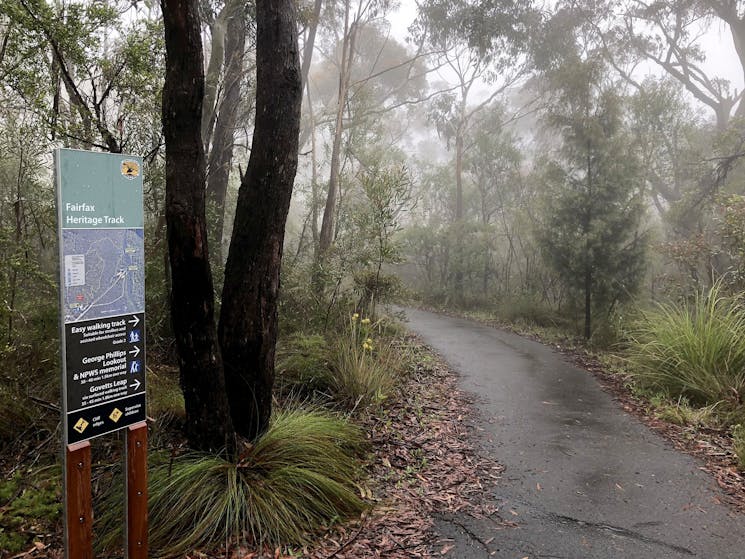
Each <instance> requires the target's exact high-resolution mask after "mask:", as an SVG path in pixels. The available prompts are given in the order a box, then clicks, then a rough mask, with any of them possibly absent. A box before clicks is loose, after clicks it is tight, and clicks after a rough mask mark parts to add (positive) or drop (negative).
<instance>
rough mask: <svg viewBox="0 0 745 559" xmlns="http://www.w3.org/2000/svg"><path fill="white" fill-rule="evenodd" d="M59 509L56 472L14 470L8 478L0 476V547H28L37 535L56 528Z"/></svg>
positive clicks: (11, 551)
mask: <svg viewBox="0 0 745 559" xmlns="http://www.w3.org/2000/svg"><path fill="white" fill-rule="evenodd" d="M61 512H62V489H61V483H60V477H59V472H57V475H50V472H49V471H41V472H35V473H33V474H32V475H29V474H28V473H26V474H25V475H22V474H21V473H20V472H16V473H15V474H14V475H13V477H11V478H10V479H0V550H2V551H3V552H5V553H8V554H14V553H19V552H22V551H26V550H28V547H29V546H30V545H31V544H32V543H33V541H34V539H35V536H36V535H43V534H47V533H48V532H49V531H50V530H54V529H55V527H56V525H57V524H58V523H59V520H60V514H61Z"/></svg>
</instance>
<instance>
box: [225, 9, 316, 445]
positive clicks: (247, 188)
mask: <svg viewBox="0 0 745 559" xmlns="http://www.w3.org/2000/svg"><path fill="white" fill-rule="evenodd" d="M296 20H297V14H296V7H295V2H294V0H259V1H258V2H257V3H256V27H257V38H256V69H257V76H256V79H257V81H256V121H255V126H254V135H253V144H252V149H251V157H250V159H249V162H248V169H247V171H246V175H245V176H244V177H243V180H242V182H241V187H240V191H239V193H238V207H237V208H236V214H235V222H234V226H233V235H232V238H231V242H230V250H229V252H228V260H227V264H226V266H225V284H224V287H223V296H222V311H221V313H220V324H219V335H220V344H221V347H222V352H223V358H224V366H225V380H226V384H227V389H228V398H229V399H230V405H231V411H232V418H233V424H234V425H235V428H236V431H237V432H238V433H240V434H241V435H243V436H246V437H248V438H250V439H255V438H256V437H257V436H258V435H260V434H261V433H263V432H264V431H265V430H266V428H267V426H268V424H269V417H270V415H271V404H272V385H273V383H274V349H275V344H276V340H277V294H278V291H279V269H280V264H281V260H282V244H283V242H284V232H285V222H286V220H287V212H288V210H289V207H290V198H291V196H292V187H293V183H294V180H295V172H296V170H297V160H298V135H299V131H300V103H301V99H302V88H301V78H300V61H299V56H298V42H297V21H296Z"/></svg>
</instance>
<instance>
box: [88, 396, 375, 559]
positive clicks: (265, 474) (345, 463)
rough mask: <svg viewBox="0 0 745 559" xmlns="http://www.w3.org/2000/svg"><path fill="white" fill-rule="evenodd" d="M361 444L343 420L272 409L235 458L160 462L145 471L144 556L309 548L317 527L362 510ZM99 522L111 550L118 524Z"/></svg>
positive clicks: (185, 458) (359, 436)
mask: <svg viewBox="0 0 745 559" xmlns="http://www.w3.org/2000/svg"><path fill="white" fill-rule="evenodd" d="M363 447H364V437H363V435H362V433H361V431H360V430H359V428H357V427H356V426H354V425H352V424H350V423H348V422H346V421H345V420H343V419H340V418H338V417H336V416H333V415H331V414H329V413H327V412H322V411H316V410H302V409H291V410H283V411H278V412H277V413H276V414H275V416H274V417H273V418H272V422H271V424H270V427H269V430H268V431H267V432H266V433H265V434H264V435H263V436H262V437H261V438H260V439H259V440H257V441H256V442H255V444H253V445H250V446H246V448H245V449H244V452H243V454H242V455H241V456H240V457H239V459H238V460H227V459H225V458H224V457H222V456H216V455H209V454H187V455H183V456H180V457H178V458H175V459H174V460H173V461H168V460H162V459H161V460H160V461H159V463H158V464H154V465H153V466H152V467H151V470H150V482H149V487H150V489H149V491H150V496H149V521H150V548H151V554H152V555H153V556H155V557H175V556H179V555H183V554H185V553H187V552H189V551H191V550H194V549H200V548H201V549H210V548H216V547H217V546H219V545H222V544H226V543H233V544H239V543H247V544H250V545H263V544H268V545H271V546H273V547H274V546H280V545H292V546H295V545H303V544H306V543H308V542H309V541H310V538H311V536H312V535H313V534H316V533H318V531H319V530H322V529H324V528H326V527H328V526H330V525H331V524H333V523H334V522H337V521H339V520H343V519H347V518H352V517H355V516H358V515H359V514H361V513H362V512H363V511H364V510H365V509H366V504H365V503H364V502H363V501H362V500H361V499H360V498H359V497H358V494H357V491H358V486H357V482H358V481H359V478H360V475H361V468H360V466H359V455H360V453H361V452H362V450H363ZM115 498H116V497H110V499H111V500H114V499H115ZM101 508H102V509H103V510H104V515H105V514H106V512H105V511H106V508H105V506H102V507H101ZM101 524H102V525H104V526H109V525H111V526H113V527H114V530H116V531H117V533H113V532H109V533H108V534H107V537H106V538H105V540H106V542H107V544H108V545H106V546H105V547H107V548H110V546H116V545H117V543H116V542H117V541H118V538H121V531H120V528H118V525H119V524H121V523H120V522H116V521H114V522H113V523H112V522H111V519H105V518H104V519H102V521H101Z"/></svg>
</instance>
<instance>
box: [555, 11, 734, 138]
mask: <svg viewBox="0 0 745 559" xmlns="http://www.w3.org/2000/svg"><path fill="white" fill-rule="evenodd" d="M560 12H565V13H567V14H571V17H572V18H573V20H574V25H575V26H578V27H580V26H581V27H585V28H586V29H587V30H588V31H590V30H591V31H592V32H593V33H594V34H595V38H596V39H597V41H598V45H599V46H602V49H603V52H604V55H605V57H606V59H607V60H608V61H609V62H610V63H611V64H612V66H613V67H614V68H615V70H616V71H617V72H618V73H619V75H620V76H621V77H622V78H623V79H624V80H626V82H627V83H629V84H631V85H632V86H634V87H635V88H637V89H639V88H641V87H642V82H641V81H640V80H639V79H638V76H637V73H638V72H637V71H636V69H637V67H638V66H639V63H640V62H643V61H649V62H652V63H653V64H654V65H656V66H657V67H658V68H659V69H660V70H662V71H663V72H664V73H666V74H667V75H668V76H669V77H670V78H672V79H673V80H675V81H676V82H677V83H678V84H680V86H681V87H683V88H685V89H686V90H687V91H688V93H689V94H690V95H691V96H692V97H693V98H695V99H696V100H697V101H698V102H699V103H701V104H702V105H703V106H705V107H707V108H708V109H710V110H711V111H712V113H713V115H714V118H715V121H716V124H717V129H718V130H719V131H720V132H723V131H724V130H726V129H727V127H728V126H729V124H730V121H731V119H732V117H738V118H739V117H742V116H745V106H744V105H743V103H742V97H743V92H742V91H738V90H737V89H736V88H735V87H733V84H732V83H730V81H729V80H727V79H726V78H724V77H722V76H717V75H715V74H714V73H713V72H712V70H711V69H710V68H708V67H707V64H706V61H707V60H706V59H707V52H706V49H705V45H704V38H705V36H706V34H707V32H708V31H712V30H716V29H718V28H719V29H721V28H724V29H726V30H727V31H728V32H729V34H730V36H731V38H732V41H733V44H734V48H735V52H736V54H737V56H738V59H739V68H737V71H739V72H740V74H741V75H742V76H744V77H745V3H743V2H742V1H740V0H684V1H679V0H662V1H659V0H654V1H652V0H623V1H621V2H618V1H611V0H602V1H600V2H597V1H594V0H592V1H590V0H579V1H577V0H570V1H563V2H559V3H558V4H557V6H556V9H555V13H560Z"/></svg>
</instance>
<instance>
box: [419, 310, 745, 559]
mask: <svg viewBox="0 0 745 559" xmlns="http://www.w3.org/2000/svg"><path fill="white" fill-rule="evenodd" d="M406 315H407V317H408V320H409V324H408V326H409V328H410V329H411V330H412V331H414V332H416V333H417V334H419V335H420V337H421V338H422V339H423V340H424V342H425V343H427V344H428V345H429V346H430V347H432V348H433V349H434V350H435V351H437V352H438V353H439V354H440V355H441V356H442V357H443V358H444V359H445V360H446V361H447V362H448V363H449V364H450V366H451V367H452V368H453V369H454V370H455V371H457V372H458V373H460V375H461V380H460V384H461V387H462V388H463V389H464V390H465V391H467V392H470V393H473V394H475V396H476V407H477V408H478V410H479V412H480V416H481V417H480V419H478V420H477V428H478V430H479V431H480V430H481V429H483V431H480V433H481V435H483V439H482V442H483V448H484V451H485V452H488V453H490V454H491V455H492V456H493V457H494V458H495V459H496V460H497V461H499V462H500V463H501V464H503V465H504V466H505V468H506V470H505V472H504V474H503V479H502V480H501V481H500V483H499V484H498V486H497V487H496V489H494V490H491V491H492V492H493V494H492V495H490V498H491V499H493V501H494V503H495V504H496V505H497V506H498V507H499V509H500V515H501V516H502V518H504V519H506V520H510V521H514V522H516V523H517V527H515V528H504V527H500V526H499V525H498V523H496V522H494V521H490V520H488V519H486V520H476V519H473V518H471V517H469V516H468V515H464V514H460V515H455V516H442V517H440V518H438V519H437V529H438V531H439V532H440V534H441V535H442V536H445V537H448V538H452V539H453V540H454V542H453V543H454V544H455V548H454V549H453V550H452V551H451V552H450V553H448V554H447V557H451V558H456V559H459V558H463V559H472V558H473V559H478V558H482V557H484V558H486V557H499V558H510V559H511V558H515V559H523V558H530V559H537V558H603V559H606V558H608V559H610V558H614V559H615V558H619V559H621V558H624V559H636V558H676V559H677V558H690V557H705V558H711V559H725V558H738V559H745V516H743V515H738V514H737V513H735V512H733V511H732V510H731V509H730V508H729V507H727V506H726V505H723V504H720V502H719V499H718V496H721V493H720V491H719V489H718V488H717V486H716V482H715V481H714V479H713V478H712V477H711V476H710V475H708V474H706V473H705V472H702V471H701V470H700V469H699V468H700V467H701V465H702V464H701V463H699V462H698V461H696V460H695V459H694V458H692V457H690V456H688V455H686V454H682V453H680V452H677V451H675V450H674V449H673V447H672V445H671V444H670V443H668V442H666V441H665V440H664V439H662V438H661V437H660V436H658V435H656V434H655V433H653V432H652V431H650V430H649V429H648V428H647V427H645V426H644V425H643V424H642V423H640V422H639V421H638V420H637V419H635V418H634V417H632V416H630V415H628V414H626V413H624V412H623V411H622V410H621V408H620V407H619V405H618V403H617V402H614V401H613V399H612V397H611V396H610V395H608V394H606V393H605V392H603V391H602V390H601V389H600V387H599V385H598V384H597V382H596V381H595V379H594V378H593V377H592V375H590V374H589V373H587V372H585V371H581V370H579V369H577V368H575V367H573V366H572V365H569V364H567V363H566V362H564V361H562V358H561V356H560V355H558V354H556V353H554V352H552V351H551V349H550V348H548V347H546V346H543V345H541V344H539V343H536V342H533V341H530V340H526V339H524V338H521V337H519V336H516V335H514V334H510V333H507V332H503V331H500V330H497V329H495V328H491V327H488V326H484V325H481V324H478V323H475V322H472V321H468V320H463V319H457V318H450V317H444V316H440V315H436V314H432V313H427V312H423V311H417V310H412V309H407V310H406Z"/></svg>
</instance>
